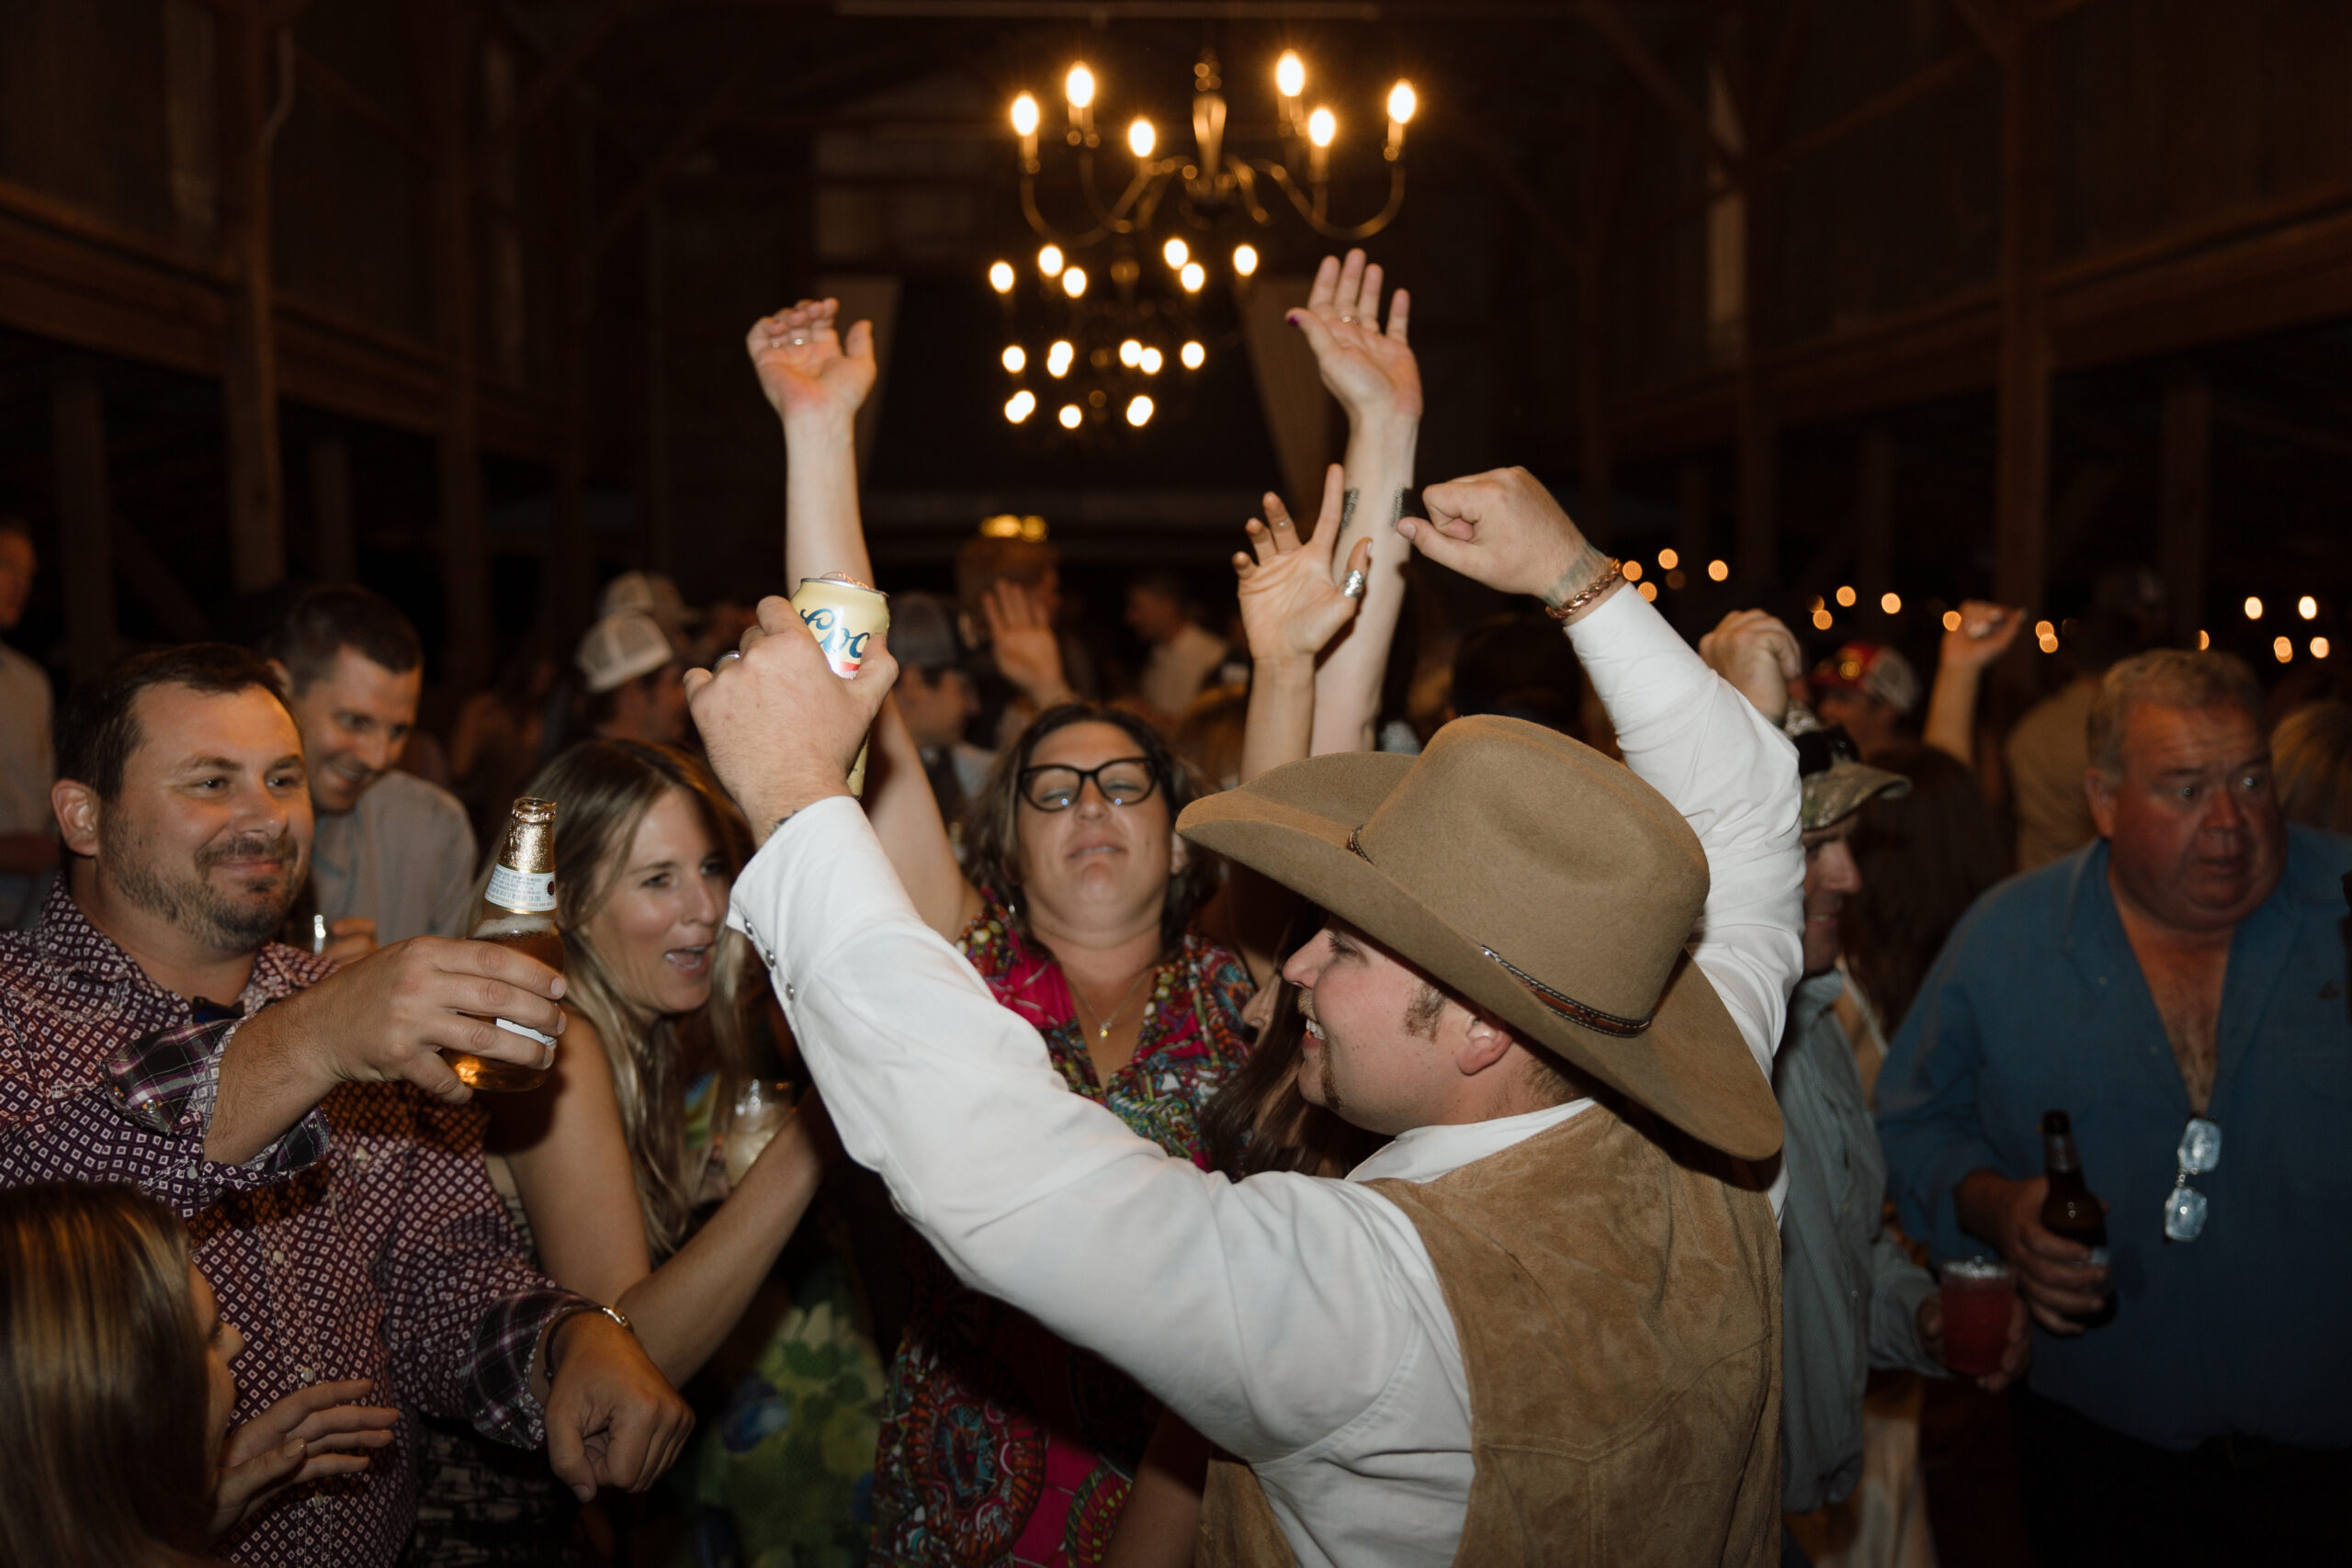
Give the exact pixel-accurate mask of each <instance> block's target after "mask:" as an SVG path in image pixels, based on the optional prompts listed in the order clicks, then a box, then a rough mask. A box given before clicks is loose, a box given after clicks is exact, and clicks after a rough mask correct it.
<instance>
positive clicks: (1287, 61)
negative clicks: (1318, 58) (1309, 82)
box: [1274, 49, 1306, 98]
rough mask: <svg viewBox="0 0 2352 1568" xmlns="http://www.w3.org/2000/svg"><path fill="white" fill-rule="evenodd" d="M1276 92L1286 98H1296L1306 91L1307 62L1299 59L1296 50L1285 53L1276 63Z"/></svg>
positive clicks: (1287, 50)
mask: <svg viewBox="0 0 2352 1568" xmlns="http://www.w3.org/2000/svg"><path fill="white" fill-rule="evenodd" d="M1274 91H1276V92H1278V93H1280V94H1281V95H1282V96H1283V97H1285V98H1295V97H1296V96H1299V94H1301V93H1303V92H1305V91H1306V62H1305V61H1304V60H1301V59H1300V58H1299V57H1298V51H1296V50H1290V49H1286V50H1284V51H1283V57H1282V58H1281V59H1280V60H1277V61H1275V62H1274Z"/></svg>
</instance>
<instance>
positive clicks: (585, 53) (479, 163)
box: [474, 0, 643, 185]
mask: <svg viewBox="0 0 2352 1568" xmlns="http://www.w3.org/2000/svg"><path fill="white" fill-rule="evenodd" d="M641 4H643V0H604V4H603V5H601V6H598V7H597V8H596V11H595V14H594V16H592V17H589V18H588V19H587V20H586V21H585V22H582V24H581V25H580V28H579V29H578V30H577V31H575V32H574V33H573V34H572V35H571V39H569V40H567V41H566V42H565V44H564V46H563V48H562V49H561V50H560V51H558V52H557V54H556V56H555V58H553V59H552V60H549V61H548V62H547V63H546V64H545V65H542V66H540V67H539V70H538V73H537V75H535V76H533V77H532V78H531V80H530V83H529V85H526V87H525V88H524V89H523V93H522V96H520V97H519V98H517V99H516V100H515V112H514V113H513V114H511V115H509V116H507V118H506V120H505V122H504V123H503V124H501V125H496V126H492V128H491V130H490V134H488V135H487V136H485V137H483V138H482V144H481V152H480V153H479V154H478V155H477V156H476V158H475V161H474V162H475V171H474V177H475V180H476V182H477V183H479V184H483V185H487V184H488V183H489V182H490V174H491V169H492V165H493V164H496V163H497V161H498V160H499V159H500V158H501V157H503V156H504V155H505V152H506V149H507V148H508V147H510V146H512V145H513V144H514V142H515V139H516V138H517V137H520V136H521V135H522V134H523V133H524V132H525V131H526V130H530V129H531V127H532V126H533V125H535V124H537V121H538V118H539V117H540V116H541V115H544V114H546V113H547V112H548V110H549V109H551V108H553V107H555V103H556V99H557V97H558V96H560V94H561V93H562V92H563V90H564V89H565V88H566V87H569V86H571V84H572V83H573V82H574V81H576V80H578V79H579V76H580V73H581V71H582V68H583V67H585V66H586V65H587V63H588V62H589V61H590V60H591V59H593V58H594V56H595V53H596V51H598V50H599V49H602V48H603V47H604V45H605V39H609V38H611V37H612V36H613V32H614V30H615V29H616V28H618V27H619V26H620V25H621V23H623V22H624V21H627V20H628V15H629V13H630V12H632V11H634V10H636V9H637V8H638V6H640V5H641Z"/></svg>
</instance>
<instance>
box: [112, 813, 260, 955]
mask: <svg viewBox="0 0 2352 1568" xmlns="http://www.w3.org/2000/svg"><path fill="white" fill-rule="evenodd" d="M111 826H112V825H111V824H110V823H109V822H108V821H107V818H104V817H101V818H99V824H98V862H99V864H100V866H101V867H102V868H103V870H104V874H105V875H106V877H107V881H109V882H111V883H113V884H114V886H115V887H116V888H117V889H118V890H119V891H120V892H121V894H122V896H123V897H125V898H127V899H128V900H130V902H131V903H133V904H135V905H137V906H138V907H139V908H142V909H144V910H146V911H147V912H148V913H149V914H151V915H156V916H159V917H161V918H162V919H165V920H167V921H169V922H170V923H171V924H172V925H174V926H175V927H176V928H178V929H179V930H181V931H187V933H188V934H189V935H191V936H194V937H196V938H198V940H199V941H201V942H204V944H205V945H206V946H208V947H210V948H212V949H213V950H214V951H215V952H219V953H254V952H257V951H258V950H260V949H261V948H263V947H265V946H266V945H267V944H268V943H269V942H270V941H271V940H272V939H273V938H275V937H276V936H277V932H278V930H279V928H281V927H282V926H284V925H285V924H286V911H287V910H288V909H290V908H293V907H294V899H295V897H296V896H297V895H298V894H299V893H300V891H301V888H302V878H301V876H300V871H301V868H302V850H301V846H300V844H298V843H296V842H295V841H294V835H293V834H291V833H280V834H277V835H276V836H275V837H271V836H268V835H265V834H260V833H245V834H241V835H239V836H238V837H236V838H234V839H230V840H223V841H218V842H214V843H209V844H207V845H205V846H204V847H203V848H202V849H200V850H198V851H197V852H196V855H195V858H194V860H193V861H192V862H191V870H192V871H193V873H194V874H193V875H187V876H174V875H173V874H171V872H170V870H169V869H168V868H166V867H164V865H162V864H160V863H158V861H157V859H156V857H155V856H154V855H153V853H152V852H151V850H150V846H149V843H148V840H147V839H146V837H145V835H143V834H140V833H136V832H131V831H113V830H109V829H110V828H111ZM232 860H275V861H276V862H277V863H278V864H279V865H280V866H282V867H284V868H285V869H286V870H287V872H288V875H287V877H286V879H285V882H284V884H283V885H282V886H281V887H280V888H279V890H278V891H277V895H276V896H275V897H271V898H268V899H266V900H265V901H263V902H260V903H255V902H254V901H253V899H252V898H250V897H245V898H240V897H236V896H235V895H233V894H232V893H229V892H226V891H223V890H222V889H221V888H220V887H217V886H214V885H213V883H212V878H211V873H212V868H213V867H214V866H217V865H219V864H220V863H222V862H224V861H232Z"/></svg>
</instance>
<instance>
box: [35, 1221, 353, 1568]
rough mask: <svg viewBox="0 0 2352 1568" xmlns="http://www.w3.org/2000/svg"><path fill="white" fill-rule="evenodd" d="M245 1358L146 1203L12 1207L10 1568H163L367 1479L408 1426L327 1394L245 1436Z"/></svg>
mask: <svg viewBox="0 0 2352 1568" xmlns="http://www.w3.org/2000/svg"><path fill="white" fill-rule="evenodd" d="M243 1348H244V1340H243V1338H242V1337H239V1335H238V1333H237V1330H236V1327H235V1325H232V1324H229V1323H225V1322H223V1321H222V1320H221V1317H220V1308H219V1306H218V1303H215V1302H214V1300H213V1296H212V1286H211V1284H210V1282H209V1281H208V1280H206V1279H205V1277H204V1275H203V1274H202V1272H201V1271H199V1270H198V1269H197V1268H196V1266H195V1265H194V1264H193V1263H192V1262H190V1261H189V1255H188V1238H187V1227H185V1226H184V1225H182V1224H180V1222H179V1221H178V1220H176V1219H175V1218H174V1217H173V1216H172V1214H171V1213H170V1212H169V1211H167V1210H165V1209H164V1206H163V1205H162V1204H160V1203H158V1202H156V1201H154V1200H153V1199H152V1198H150V1197H148V1196H146V1195H145V1194H144V1193H142V1192H141V1191H140V1190H138V1189H137V1188H135V1187H130V1186H120V1187H102V1186H96V1185H91V1184H88V1183H83V1182H40V1183H36V1184H34V1185H30V1186H26V1187H17V1188H10V1189H6V1190H0V1478H5V1480H0V1562H6V1563H25V1564H28V1565H29V1564H34V1563H38V1564H40V1568H165V1565H173V1568H176V1565H179V1564H193V1563H198V1562H209V1561H211V1559H210V1558H209V1554H208V1552H207V1550H206V1548H207V1546H208V1544H209V1541H210V1540H212V1538H213V1537H215V1536H217V1535H220V1533H221V1532H222V1531H224V1530H226V1529H229V1528H230V1527H231V1526H232V1525H234V1524H237V1523H238V1522H240V1521H241V1520H243V1518H244V1517H245V1516H246V1515H248V1514H250V1513H251V1512H252V1511H253V1510H254V1508H255V1507H256V1506H258V1505H259V1504H260V1502H261V1501H262V1499H263V1498H265V1497H266V1496H268V1495H271V1494H272V1493H274V1492H276V1491H277V1490H278V1489H279V1488H280V1487H284V1486H289V1485H292V1484H294V1483H296V1482H299V1481H311V1480H315V1479H317V1478H318V1477H321V1476H326V1475H349V1474H353V1473H356V1472H358V1471H360V1470H363V1469H365V1468H366V1467H367V1463H368V1458H367V1454H366V1453H365V1452H364V1451H360V1450H368V1449H378V1448H382V1447H383V1446H384V1445H385V1444H387V1443H389V1442H390V1441H391V1436H392V1434H391V1428H392V1426H393V1424H394V1422H395V1421H397V1420H398V1418H399V1412H397V1411H394V1410H388V1409H381V1408H368V1407H362V1406H356V1405H351V1404H345V1403H343V1401H345V1400H347V1399H351V1398H356V1396H357V1395H358V1394H360V1393H365V1392H366V1390H367V1387H368V1385H367V1383H365V1382H336V1383H320V1384H316V1385H313V1386H312V1387H311V1388H307V1389H304V1390H303V1391H302V1392H301V1393H298V1394H294V1395H291V1396H289V1397H288V1398H286V1399H283V1400H280V1401H278V1402H277V1404H273V1405H271V1406H270V1407H269V1408H268V1409H266V1410H265V1411H263V1412H262V1413H261V1414H260V1415H259V1416H255V1417H254V1419H252V1420H250V1421H248V1422H246V1423H244V1424H243V1426H241V1427H237V1428H236V1429H235V1430H234V1431H232V1430H230V1427H229V1416H230V1413H231V1412H232V1410H234V1409H235V1408H236V1403H237V1382H236V1379H235V1378H234V1377H233V1376H232V1374H231V1372H230V1371H229V1363H230V1362H231V1361H232V1360H234V1359H236V1358H237V1356H238V1354H239V1353H240V1352H241V1351H243Z"/></svg>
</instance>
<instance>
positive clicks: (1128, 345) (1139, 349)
mask: <svg viewBox="0 0 2352 1568" xmlns="http://www.w3.org/2000/svg"><path fill="white" fill-rule="evenodd" d="M1119 363H1120V364H1122V365H1124V366H1125V367H1127V368H1128V369H1130V370H1132V369H1134V368H1135V367H1136V366H1138V365H1140V364H1142V363H1143V344H1139V343H1137V342H1136V340H1135V339H1133V338H1129V339H1127V341H1126V342H1125V343H1123V344H1120V345H1119Z"/></svg>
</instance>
